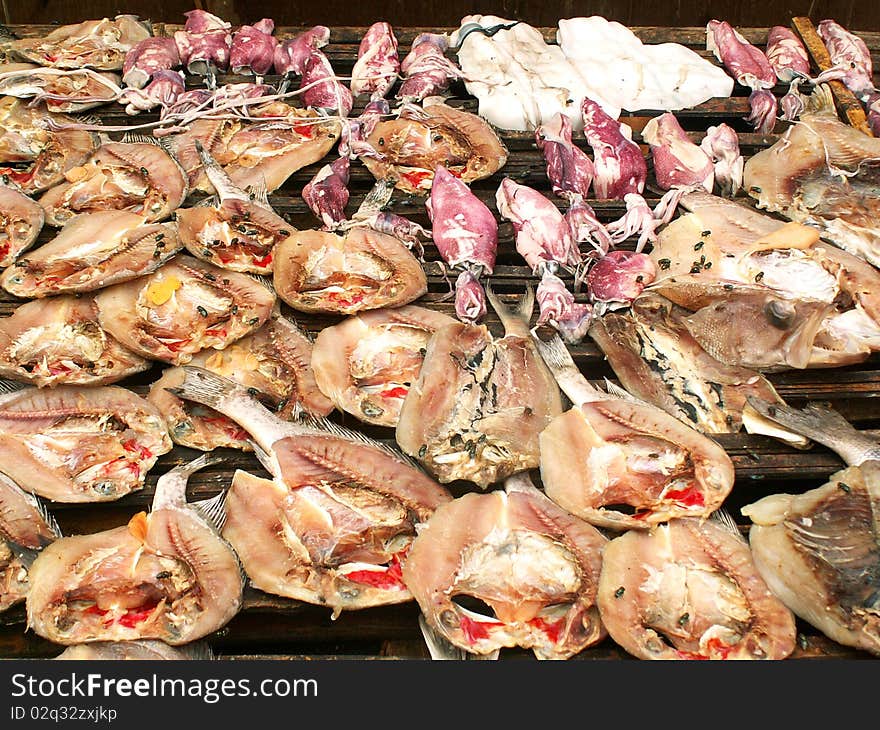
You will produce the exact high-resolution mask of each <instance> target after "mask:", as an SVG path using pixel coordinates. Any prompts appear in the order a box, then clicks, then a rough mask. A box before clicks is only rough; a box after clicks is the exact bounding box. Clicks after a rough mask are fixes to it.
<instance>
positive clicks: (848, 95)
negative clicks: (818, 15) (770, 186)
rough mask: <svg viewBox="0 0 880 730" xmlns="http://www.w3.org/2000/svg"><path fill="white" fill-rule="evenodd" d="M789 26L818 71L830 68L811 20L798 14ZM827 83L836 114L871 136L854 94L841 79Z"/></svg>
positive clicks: (863, 111) (862, 111)
mask: <svg viewBox="0 0 880 730" xmlns="http://www.w3.org/2000/svg"><path fill="white" fill-rule="evenodd" d="M791 27H792V28H794V31H795V33H797V34H798V35H799V36H800V37H801V40H802V41H803V42H804V46H806V48H807V52H808V53H809V54H810V58H811V59H812V61H813V63H814V64H816V66H817V67H818V69H819V71H827V70H828V69H829V68H831V66H832V65H833V64H832V62H831V54H829V53H828V49H827V48H826V47H825V43H823V41H822V39H821V38H820V37H819V34H818V33H817V32H816V28H815V27H814V26H813V22H812V21H811V20H810V19H809V18H806V17H803V16H798V17H794V18H792V19H791ZM828 85H829V86H830V87H831V93H832V95H833V96H834V103H835V104H836V105H837V112H838V114H840V115H841V116H842V117H844V118H845V119H846V121H847V122H849V124H850V126H852V127H855V128H856V129H858V130H859V131H861V132H864V133H865V134H867V135H868V136H869V137H873V136H874V135H873V134H871V128H870V127H869V126H868V119H867V117H866V116H865V109H864V107H863V106H862V103H861V102H860V101H859V100H858V99H857V98H856V96H855V94H853V93H852V92H851V91H850V90H849V89H847V88H846V86H844V85H843V83H842V82H841V81H838V80H834V81H830V82H828Z"/></svg>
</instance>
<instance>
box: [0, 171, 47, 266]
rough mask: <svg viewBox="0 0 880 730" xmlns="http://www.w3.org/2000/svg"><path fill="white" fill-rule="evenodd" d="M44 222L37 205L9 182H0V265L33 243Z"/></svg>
mask: <svg viewBox="0 0 880 730" xmlns="http://www.w3.org/2000/svg"><path fill="white" fill-rule="evenodd" d="M44 222H45V214H44V213H43V209H42V207H40V205H39V204H37V203H35V202H34V201H33V200H31V199H30V198H29V197H28V196H27V195H25V194H24V193H22V192H20V191H19V190H17V189H15V188H13V187H10V186H9V185H0V268H6V267H7V266H9V265H11V264H12V263H13V262H14V261H15V260H16V259H17V258H18V257H19V255H20V254H21V253H22V252H24V251H26V250H27V249H29V248H30V247H31V246H32V245H33V243H34V241H36V240H37V236H39V235H40V231H41V230H42V229H43V223H44Z"/></svg>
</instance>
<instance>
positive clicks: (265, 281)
mask: <svg viewBox="0 0 880 730" xmlns="http://www.w3.org/2000/svg"><path fill="white" fill-rule="evenodd" d="M245 276H249V277H250V278H251V279H253V280H254V281H256V282H259V283H260V284H262V285H263V286H264V287H266V289H268V290H269V291H270V292H272V293H273V294H277V292H276V291H275V282H274V281H272V279H270V278H269V277H268V276H261V275H260V274H251V273H247V274H245Z"/></svg>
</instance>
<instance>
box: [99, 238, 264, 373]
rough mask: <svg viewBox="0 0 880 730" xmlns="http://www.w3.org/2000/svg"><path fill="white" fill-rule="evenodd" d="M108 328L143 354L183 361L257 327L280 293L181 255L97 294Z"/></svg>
mask: <svg viewBox="0 0 880 730" xmlns="http://www.w3.org/2000/svg"><path fill="white" fill-rule="evenodd" d="M95 301H96V302H97V303H98V318H99V321H100V323H101V327H103V328H104V329H105V330H106V331H107V332H109V333H110V334H112V335H113V336H114V337H116V339H118V340H119V341H120V342H121V343H122V344H123V345H125V346H126V347H128V348H129V349H131V350H134V351H135V352H137V353H140V354H141V355H143V356H144V357H148V358H151V359H153V360H162V361H165V362H170V363H173V364H174V365H180V364H181V363H186V362H189V361H190V359H192V356H193V355H194V354H195V353H197V352H198V351H199V350H203V349H205V348H208V347H214V348H217V349H223V348H224V347H226V346H227V345H229V344H230V343H232V342H234V341H235V340H237V339H240V338H242V337H244V336H245V335H247V334H250V333H251V332H254V331H255V330H257V329H258V328H259V327H260V326H261V325H262V324H263V323H264V322H265V321H266V320H267V319H269V316H270V315H271V313H272V308H273V306H274V305H275V301H276V299H275V294H274V293H273V292H272V291H270V289H269V287H268V286H267V285H266V284H264V283H262V282H260V281H257V280H255V279H253V278H251V277H250V276H248V275H246V274H237V273H235V272H232V271H226V270H225V269H221V268H218V267H216V266H212V265H211V264H208V263H205V262H204V261H199V260H198V259H194V258H192V257H191V256H184V255H179V256H176V257H175V258H173V259H171V260H170V261H169V262H168V263H166V264H164V265H163V266H161V267H159V269H157V270H156V271H154V272H153V273H152V274H149V275H148V276H142V277H140V278H138V279H135V280H134V281H129V282H126V283H124V284H117V285H115V286H112V287H109V288H107V289H104V290H103V291H101V292H99V293H98V294H97V295H96V296H95Z"/></svg>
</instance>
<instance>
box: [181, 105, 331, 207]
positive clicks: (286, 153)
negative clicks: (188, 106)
mask: <svg viewBox="0 0 880 730" xmlns="http://www.w3.org/2000/svg"><path fill="white" fill-rule="evenodd" d="M263 93H265V91H261V92H260V95H262V94H263ZM247 110H248V118H247V119H239V118H236V119H197V120H196V121H195V122H193V123H192V124H191V125H189V130H188V131H186V132H182V133H180V134H175V135H172V136H170V137H166V138H165V139H166V141H167V142H166V144H167V149H168V150H169V151H170V152H171V154H172V155H173V156H174V158H175V159H176V160H177V161H178V162H179V163H180V165H181V166H182V167H183V169H184V170H185V171H186V174H187V176H188V178H189V184H190V190H191V191H194V190H200V191H203V192H206V193H214V192H216V191H215V189H214V186H213V185H212V184H211V182H210V181H209V180H208V178H207V175H206V174H205V171H204V168H203V167H202V161H201V158H200V156H199V153H198V150H197V149H196V146H195V143H196V140H198V141H199V142H200V143H201V144H202V146H203V147H204V149H205V150H206V151H207V152H208V153H209V154H210V155H211V156H212V157H213V158H214V159H215V160H216V161H217V162H218V163H219V164H220V165H221V166H222V167H223V169H224V170H225V172H226V174H227V175H228V176H229V178H230V179H231V180H232V182H233V183H234V184H235V185H236V186H238V187H239V188H242V189H245V188H248V187H250V188H252V189H257V188H259V187H262V186H265V188H266V190H267V191H268V192H270V193H271V192H272V191H273V190H276V189H277V188H279V187H280V186H281V185H282V183H284V181H285V180H287V178H288V177H290V176H291V175H292V174H293V173H294V172H296V171H297V170H299V169H301V168H303V167H305V166H306V165H311V164H313V163H315V162H317V161H318V160H321V159H323V158H324V156H325V155H326V154H327V153H328V152H329V151H330V150H331V149H332V147H333V145H334V144H336V142H337V140H338V139H339V135H340V133H341V129H342V124H341V123H340V122H339V121H338V120H337V119H334V118H332V117H324V116H322V115H320V114H319V113H318V112H317V111H315V110H314V109H298V108H295V107H292V106H290V105H288V104H285V103H284V102H283V101H271V102H263V103H261V104H252V105H250V106H248V107H247Z"/></svg>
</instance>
